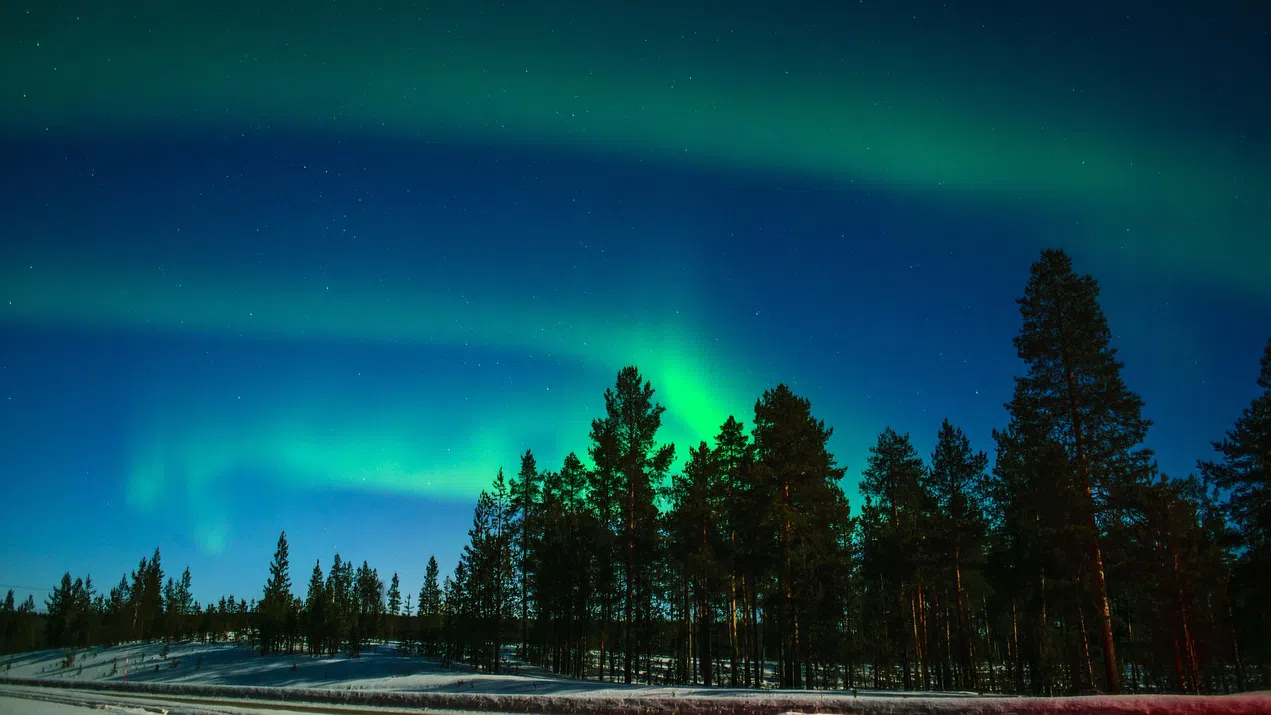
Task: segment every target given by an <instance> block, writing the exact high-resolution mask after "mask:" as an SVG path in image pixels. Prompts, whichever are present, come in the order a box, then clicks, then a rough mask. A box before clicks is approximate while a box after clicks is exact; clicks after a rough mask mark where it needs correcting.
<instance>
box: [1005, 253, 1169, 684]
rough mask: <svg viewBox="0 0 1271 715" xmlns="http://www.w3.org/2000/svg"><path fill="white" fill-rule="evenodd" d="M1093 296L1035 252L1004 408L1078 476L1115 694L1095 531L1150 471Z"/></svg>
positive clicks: (1060, 261) (1131, 400) (1136, 406)
mask: <svg viewBox="0 0 1271 715" xmlns="http://www.w3.org/2000/svg"><path fill="white" fill-rule="evenodd" d="M1098 296H1099V288H1098V285H1097V284H1096V283H1095V280H1094V279H1093V278H1091V277H1090V276H1088V275H1085V276H1083V275H1078V274H1076V273H1075V272H1074V271H1073V268H1072V261H1071V259H1069V257H1068V255H1067V254H1066V253H1064V252H1063V251H1059V250H1046V251H1043V252H1042V256H1041V259H1040V260H1038V261H1037V262H1036V263H1034V264H1033V266H1032V269H1031V274H1030V276H1029V280H1028V283H1027V285H1026V286H1025V288H1024V295H1023V297H1022V298H1020V299H1019V300H1018V301H1017V302H1018V304H1019V307H1020V316H1021V318H1022V327H1021V329H1020V333H1019V335H1018V336H1016V337H1015V339H1014V344H1015V349H1016V352H1017V353H1018V355H1019V358H1020V359H1021V360H1023V361H1024V364H1025V366H1026V368H1027V372H1026V374H1025V375H1024V376H1023V377H1019V378H1016V380H1015V394H1014V397H1013V398H1012V400H1011V402H1010V403H1008V404H1007V406H1006V407H1007V411H1008V413H1009V415H1010V418H1011V421H1012V423H1014V424H1017V425H1022V426H1025V428H1024V429H1025V430H1026V431H1027V432H1029V433H1030V434H1034V435H1036V436H1037V437H1038V438H1040V439H1044V440H1049V441H1052V442H1054V443H1055V444H1056V445H1058V446H1059V447H1061V448H1062V449H1063V450H1064V452H1065V454H1066V456H1067V460H1068V461H1069V463H1070V464H1071V465H1072V468H1073V469H1074V470H1075V475H1074V476H1075V478H1076V479H1075V486H1076V490H1077V494H1076V497H1077V502H1076V504H1077V507H1078V509H1079V511H1080V513H1079V514H1077V515H1076V516H1077V518H1078V519H1079V520H1080V523H1081V524H1082V525H1083V526H1084V528H1085V529H1086V534H1085V535H1084V537H1083V540H1084V542H1085V550H1086V552H1087V557H1088V559H1089V564H1086V565H1084V566H1083V567H1081V568H1079V569H1078V573H1079V574H1082V573H1089V574H1090V576H1091V577H1092V578H1093V579H1094V591H1095V599H1096V603H1095V608H1096V613H1097V621H1098V627H1099V631H1100V635H1101V639H1100V640H1101V641H1102V646H1103V665H1104V684H1105V688H1106V689H1107V691H1108V692H1113V693H1115V692H1118V691H1119V690H1120V688H1121V683H1120V670H1119V668H1118V663H1117V657H1116V643H1115V639H1114V626H1113V623H1112V608H1111V603H1110V599H1109V597H1108V585H1107V582H1106V576H1105V574H1106V568H1105V560H1104V547H1103V544H1102V541H1101V538H1100V536H1101V533H1102V531H1103V529H1104V528H1105V527H1104V526H1101V523H1100V522H1101V521H1102V522H1105V524H1106V521H1107V520H1108V519H1111V518H1114V516H1115V515H1113V514H1111V513H1109V509H1110V506H1111V505H1114V504H1116V503H1117V502H1118V499H1119V495H1123V494H1127V493H1129V492H1131V491H1132V489H1133V485H1134V484H1138V483H1142V482H1143V481H1144V480H1145V479H1146V478H1147V477H1148V475H1149V473H1150V470H1151V466H1152V465H1151V462H1150V460H1151V454H1150V452H1148V451H1147V450H1146V449H1144V448H1143V447H1142V443H1143V439H1144V437H1145V435H1146V434H1147V429H1148V426H1149V425H1150V421H1149V420H1147V419H1145V418H1143V416H1142V414H1141V412H1142V407H1143V401H1142V400H1141V399H1139V397H1138V396H1137V395H1135V394H1134V393H1133V392H1131V391H1130V390H1129V389H1128V388H1127V387H1126V386H1125V384H1124V382H1123V381H1122V380H1121V368H1122V364H1121V362H1120V361H1119V360H1118V359H1117V357H1116V349H1115V348H1113V347H1112V346H1111V338H1112V333H1111V330H1110V329H1109V328H1108V321H1107V319H1106V318H1105V317H1104V315H1103V311H1102V310H1101V309H1100V307H1099V301H1098Z"/></svg>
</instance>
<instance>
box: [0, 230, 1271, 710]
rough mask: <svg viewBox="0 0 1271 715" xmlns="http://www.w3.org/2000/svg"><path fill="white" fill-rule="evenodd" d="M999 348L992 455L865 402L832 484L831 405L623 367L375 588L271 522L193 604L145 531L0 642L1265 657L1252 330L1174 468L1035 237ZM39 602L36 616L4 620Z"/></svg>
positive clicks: (560, 667) (660, 675)
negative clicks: (1003, 364)
mask: <svg viewBox="0 0 1271 715" xmlns="http://www.w3.org/2000/svg"><path fill="white" fill-rule="evenodd" d="M1017 303H1018V305H1019V310H1020V317H1021V328H1020V332H1019V334H1018V335H1017V336H1016V337H1015V339H1014V347H1015V349H1016V351H1017V354H1018V356H1019V358H1020V359H1021V360H1022V362H1023V364H1024V371H1023V374H1022V375H1020V376H1018V377H1017V378H1016V380H1015V388H1014V394H1013V395H1012V397H1011V400H1010V401H1009V402H1008V403H1007V404H1006V408H1007V416H1008V421H1007V424H1006V425H1005V426H1003V427H1002V428H1001V429H998V430H995V431H994V432H993V435H992V438H993V442H994V444H993V445H992V448H993V450H994V454H995V459H993V460H992V466H991V467H990V460H989V458H988V455H987V454H986V453H985V452H984V451H983V450H981V449H977V448H976V447H975V446H974V445H972V444H971V442H970V440H969V438H968V437H967V435H966V434H965V433H964V432H963V431H962V430H961V429H959V428H958V427H957V426H955V425H954V424H952V423H951V422H949V421H948V420H945V421H944V423H943V424H942V425H941V426H940V429H939V432H938V434H937V435H936V445H935V448H934V450H933V452H932V453H931V454H930V455H929V456H927V457H926V458H925V459H924V456H923V455H921V454H919V453H918V451H917V450H916V448H915V447H914V445H913V444H912V441H911V438H910V436H909V435H908V434H905V433H901V432H898V431H897V430H895V429H893V428H891V427H888V428H886V429H884V430H883V431H882V432H881V433H880V434H879V435H878V437H877V440H876V442H875V444H874V446H873V447H871V448H870V451H869V457H868V460H867V463H866V465H865V467H864V469H863V470H862V472H861V479H860V493H861V498H862V501H861V504H860V505H859V508H858V510H857V513H855V514H854V513H853V511H852V509H851V505H850V504H849V501H848V498H847V495H846V494H845V492H844V491H843V489H842V486H841V480H842V478H843V476H844V471H845V470H844V468H843V467H842V466H840V465H838V463H837V462H836V460H835V458H834V455H833V454H832V453H831V452H830V451H829V448H828V443H829V440H830V437H831V435H832V432H833V430H832V429H831V428H830V427H828V426H826V425H825V423H824V422H823V421H822V420H820V419H818V418H817V417H816V416H815V415H814V414H813V411H812V407H811V404H810V402H809V401H808V399H807V398H805V397H802V396H800V395H797V394H795V393H794V392H793V391H792V390H791V389H790V388H789V387H787V386H785V385H778V386H776V387H775V388H773V389H770V390H768V391H766V392H764V393H763V395H762V396H761V397H760V398H759V399H758V400H757V402H756V403H755V407H754V413H753V416H752V417H751V418H750V419H751V422H750V425H749V429H747V427H746V425H744V424H743V423H742V421H740V420H738V419H737V418H735V417H733V416H730V417H728V418H727V419H726V420H725V421H724V422H723V423H722V425H721V427H720V431H719V433H718V435H716V436H715V438H714V439H713V440H712V441H711V442H709V443H708V442H701V443H700V444H698V445H695V446H689V448H688V451H687V457H686V459H685V461H684V464H683V468H682V469H680V470H679V471H678V472H677V473H673V470H672V465H673V464H674V462H675V448H674V446H672V445H670V444H662V443H660V442H659V440H658V431H659V429H660V426H661V420H662V416H663V414H664V408H663V407H662V406H661V405H660V404H658V403H657V402H656V401H655V400H654V395H655V392H654V390H653V388H652V386H651V385H650V384H649V383H648V382H647V381H645V380H644V379H643V378H642V376H641V375H640V373H639V371H638V370H637V369H636V368H634V367H627V368H624V369H622V370H621V371H620V372H619V373H618V376H617V381H616V383H615V385H614V386H613V387H612V388H610V389H609V390H607V391H606V392H605V396H604V397H605V400H604V401H605V411H604V415H603V416H601V417H599V418H597V419H595V420H594V421H593V422H592V424H591V431H590V440H589V446H588V449H587V457H588V462H589V463H585V462H584V460H583V459H582V458H580V457H579V456H578V455H577V454H574V453H571V454H569V455H567V456H566V457H565V458H564V460H563V463H562V464H561V465H560V466H559V468H555V469H550V468H549V469H544V468H541V467H540V466H539V465H538V463H537V460H536V459H535V456H534V454H533V453H532V452H530V451H527V452H525V454H523V455H522V456H521V458H520V464H519V469H518V470H517V471H516V473H515V474H514V475H513V476H511V477H510V478H507V477H505V475H504V473H503V471H502V470H499V472H498V473H497V474H496V475H495V477H494V479H493V482H492V484H491V486H490V488H489V489H487V490H484V491H483V492H482V493H481V494H480V495H479V497H478V499H477V502H476V507H475V509H474V512H473V519H472V526H471V528H470V530H469V540H468V544H467V545H466V546H465V548H464V550H463V553H462V554H461V556H460V558H459V560H458V563H457V565H456V566H455V569H454V572H453V573H452V574H450V575H449V576H447V577H445V578H444V580H443V579H441V577H440V574H439V573H438V567H437V563H436V560H435V559H431V560H430V561H429V563H428V569H427V572H426V576H425V583H424V585H423V587H422V588H421V590H420V592H419V596H418V599H417V600H416V601H415V603H414V604H412V603H411V596H412V595H413V594H408V595H407V596H406V599H405V601H404V602H403V600H402V597H401V589H400V584H399V582H398V578H397V575H396V574H394V575H393V576H392V579H391V582H390V585H389V587H388V589H387V590H386V589H385V585H384V582H383V581H382V580H381V578H380V576H379V574H378V572H377V571H376V570H375V569H373V568H371V567H370V566H369V565H367V564H366V563H365V562H363V563H362V565H361V566H360V567H358V568H357V569H356V571H355V570H354V566H353V564H352V562H350V561H342V560H341V558H340V556H339V555H338V554H337V555H336V556H335V558H334V559H333V560H332V562H331V564H330V567H329V570H328V571H327V573H326V574H325V575H324V573H323V571H322V568H321V564H320V563H319V564H315V566H314V569H313V572H312V576H311V578H310V581H309V584H308V589H307V593H306V595H305V598H303V599H301V598H298V597H297V596H296V595H294V594H293V592H292V584H291V581H290V576H289V564H288V553H287V543H286V538H285V534H283V535H282V536H280V538H279V542H278V548H277V551H276V553H275V556H274V560H273V562H272V563H271V565H270V569H269V577H268V581H267V583H266V585H265V589H264V594H263V597H262V598H261V599H260V600H259V601H253V602H252V603H250V604H249V603H247V602H246V601H242V600H240V601H238V602H236V601H235V600H234V598H233V597H230V598H229V599H228V600H226V599H222V601H221V602H220V603H219V604H208V605H207V606H201V605H200V604H198V603H197V602H192V601H191V600H190V599H189V571H188V569H187V570H186V572H185V573H184V574H183V576H182V578H181V579H180V580H179V581H176V582H174V581H173V580H172V579H168V581H167V585H166V586H163V587H162V588H161V587H160V584H162V583H163V573H162V571H161V569H160V565H159V553H158V551H157V550H156V552H155V554H154V556H153V557H152V558H151V559H150V560H149V561H147V560H144V559H143V560H142V562H141V564H140V566H139V568H138V570H137V571H135V572H133V574H132V580H131V581H129V580H128V579H127V578H125V579H123V580H121V582H120V584H119V586H118V587H116V588H115V589H112V590H111V592H110V594H109V596H102V595H94V593H93V590H92V585H91V580H85V581H84V582H82V583H81V582H80V581H79V580H74V581H72V580H71V577H70V575H69V574H68V575H66V576H65V577H64V578H63V580H62V583H61V584H60V585H59V586H58V587H57V588H56V589H55V590H54V592H53V595H52V596H51V597H50V598H49V601H48V602H47V604H46V605H47V615H43V616H41V615H39V614H36V613H35V608H34V604H33V602H32V601H31V599H28V601H27V603H26V604H24V605H23V606H21V607H18V608H14V606H13V599H12V594H10V597H9V599H8V600H7V601H6V603H5V606H4V610H3V616H2V617H3V619H4V621H3V624H4V627H3V637H4V639H5V640H4V642H3V647H4V650H6V651H13V650H19V649H27V648H33V647H40V646H45V645H47V646H54V647H77V646H83V645H88V644H92V643H99V642H107V643H114V642H122V641H124V640H137V639H142V640H145V639H154V638H165V639H180V638H200V639H204V640H209V641H220V640H227V639H239V640H242V641H244V642H248V643H250V644H252V645H253V646H255V647H258V648H260V649H261V651H262V652H265V653H279V652H297V651H301V650H303V651H304V652H307V653H310V654H314V655H319V654H334V653H345V654H348V655H350V656H356V655H358V654H359V653H360V652H361V650H362V649H363V648H364V647H365V646H366V645H367V644H368V643H369V642H371V641H373V640H378V641H382V642H387V641H393V642H395V643H397V644H398V648H399V650H400V651H401V652H406V653H417V654H421V655H424V656H427V657H431V658H436V659H440V660H441V661H442V662H443V663H444V664H448V665H449V664H463V665H464V666H465V667H471V668H477V669H480V670H483V671H488V672H506V671H507V670H509V669H512V668H516V667H520V665H521V664H533V665H535V666H539V667H542V668H545V669H547V670H550V671H552V672H555V673H559V674H562V675H566V676H570V677H575V678H588V679H599V680H604V681H612V682H624V683H637V682H639V683H649V684H700V685H704V686H715V685H727V686H729V687H747V688H757V687H780V688H846V689H856V688H880V689H887V688H904V689H920V690H928V689H931V690H935V689H940V690H945V689H960V690H976V691H983V692H1004V693H1029V694H1045V695H1050V694H1062V693H1085V692H1093V691H1104V692H1123V691H1131V692H1143V691H1177V692H1231V691H1239V690H1249V689H1256V688H1265V687H1267V685H1268V683H1271V677H1268V671H1267V665H1268V662H1269V661H1271V658H1269V657H1268V656H1271V646H1269V645H1268V643H1271V638H1268V636H1271V622H1268V618H1267V616H1266V615H1265V604H1266V603H1267V602H1271V589H1269V588H1268V574H1271V548H1269V543H1268V529H1269V528H1271V496H1268V483H1269V482H1271V342H1268V344H1267V347H1266V350H1265V352H1264V354H1263V357H1262V361H1261V372H1260V376H1259V378H1258V383H1257V384H1258V386H1259V387H1260V388H1261V390H1262V392H1261V393H1260V394H1259V395H1258V396H1257V397H1256V398H1255V399H1254V400H1253V402H1252V403H1251V404H1250V405H1249V407H1248V408H1247V409H1245V410H1244V412H1243V413H1242V414H1241V415H1240V416H1239V417H1238V419H1237V420H1236V421H1235V424H1234V426H1233V427H1232V429H1231V430H1230V431H1229V432H1228V433H1227V435H1226V436H1225V438H1224V439H1222V440H1220V441H1218V442H1216V443H1215V444H1214V447H1215V450H1216V454H1215V456H1214V457H1213V459H1211V460H1206V461H1201V462H1199V463H1198V469H1197V471H1198V474H1196V475H1187V476H1169V475H1165V474H1162V473H1161V472H1160V471H1159V469H1158V468H1157V465H1156V464H1155V462H1154V460H1153V455H1152V453H1151V452H1150V451H1149V450H1147V449H1146V448H1145V447H1144V446H1143V443H1144V439H1145V437H1146V434H1147V430H1148V428H1149V427H1150V421H1149V420H1147V419H1146V418H1145V417H1143V415H1142V408H1143V402H1142V400H1141V399H1140V398H1139V397H1138V396H1137V395H1136V394H1135V393H1134V392H1133V391H1131V390H1130V389H1129V388H1128V387H1127V386H1126V385H1125V384H1124V382H1123V380H1122V377H1121V369H1122V363H1121V362H1120V361H1119V360H1118V358H1117V352H1116V349H1115V348H1113V347H1112V345H1111V342H1112V341H1111V335H1112V333H1111V330H1110V328H1109V326H1108V322H1107V320H1106V318H1105V316H1104V314H1103V312H1102V310H1101V309H1100V307H1099V302H1098V286H1097V284H1096V282H1095V280H1094V279H1093V278H1091V277H1090V276H1088V275H1080V274H1078V273H1076V272H1075V271H1074V269H1073V267H1072V264H1071V261H1070V259H1069V257H1068V256H1067V255H1066V254H1065V253H1063V252H1062V251H1053V250H1048V251H1044V252H1043V253H1042V255H1041V257H1040V259H1039V260H1038V261H1037V262H1036V263H1034V264H1033V266H1032V268H1031V271H1030V275H1029V278H1028V281H1027V283H1026V285H1025V288H1024V293H1023V296H1022V297H1021V298H1020V299H1019V300H1018V301H1017ZM41 618H42V619H43V623H42V626H43V628H42V630H40V629H37V628H36V627H34V626H33V625H31V624H33V623H35V622H36V621H38V620H39V619H41Z"/></svg>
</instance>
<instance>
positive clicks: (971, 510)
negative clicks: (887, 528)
mask: <svg viewBox="0 0 1271 715" xmlns="http://www.w3.org/2000/svg"><path fill="white" fill-rule="evenodd" d="M987 467H988V456H987V455H985V454H984V453H983V452H973V451H972V450H971V441H970V440H969V439H968V438H967V436H966V434H965V433H963V432H962V430H960V429H958V428H957V427H954V426H953V425H952V424H950V423H949V420H947V419H946V420H944V421H943V422H942V423H941V424H940V432H939V434H938V435H937V437H936V447H935V451H934V452H933V453H932V455H931V469H930V470H929V471H928V472H927V473H926V479H925V482H926V484H925V488H924V491H925V492H926V493H927V494H928V495H930V498H931V499H932V501H933V503H932V505H931V506H932V507H933V508H934V510H935V513H934V515H933V517H934V520H933V523H932V525H931V526H932V529H933V531H934V533H932V534H931V535H930V536H931V538H932V539H933V540H934V541H935V542H936V543H935V544H934V548H935V549H936V550H938V552H939V556H938V560H939V563H940V564H941V565H942V567H943V566H947V567H948V568H950V569H951V570H952V573H951V574H950V576H951V578H948V580H949V581H951V582H952V583H951V584H950V585H951V586H952V590H953V598H952V600H953V605H954V609H955V622H956V624H957V625H956V634H957V639H958V646H957V649H958V653H957V656H956V658H957V670H958V673H959V681H960V682H959V686H960V687H963V688H966V689H975V688H976V687H977V686H976V666H975V643H974V629H973V627H972V623H971V616H970V607H969V606H968V600H969V599H968V597H967V581H968V579H967V578H966V576H967V575H968V573H967V571H968V567H972V568H973V569H975V570H977V571H978V570H979V569H980V568H981V567H982V565H983V563H982V562H983V556H982V554H983V551H984V548H985V538H984V537H985V534H986V533H987V530H988V524H987V521H986V519H985V516H984V507H983V504H982V502H981V500H980V498H979V495H980V493H981V492H980V490H981V487H982V485H983V484H984V480H985V478H986V474H985V470H986V469H987ZM949 655H950V656H951V657H952V655H953V654H949ZM942 686H943V687H949V686H950V684H949V683H943V684H942Z"/></svg>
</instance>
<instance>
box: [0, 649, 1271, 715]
mask: <svg viewBox="0 0 1271 715" xmlns="http://www.w3.org/2000/svg"><path fill="white" fill-rule="evenodd" d="M161 650H162V646H161V645H131V646H119V647H115V648H107V649H102V648H93V649H91V650H87V651H81V652H80V653H78V654H77V658H76V662H75V664H74V665H72V666H71V667H70V668H62V666H61V660H62V657H63V654H62V652H61V651H41V652H36V653H26V654H18V655H14V656H6V657H4V658H0V683H3V680H4V679H10V680H20V681H25V682H28V683H30V682H44V683H48V684H50V685H52V684H55V683H56V684H58V685H63V684H64V685H68V686H74V687H77V688H105V689H111V690H114V689H116V688H119V687H121V684H122V683H123V681H124V677H125V667H126V670H127V683H128V685H129V686H130V690H131V689H133V688H134V687H135V688H136V689H137V690H139V691H140V692H147V693H165V694H168V695H184V696H190V697H193V696H208V697H211V696H215V697H229V698H244V697H246V698H268V699H273V700H292V701H294V700H306V701H319V702H324V703H328V704H331V705H335V706H347V705H354V706H379V707H398V708H419V707H430V708H460V709H468V710H484V711H505V712H555V713H582V712H588V713H618V712H632V711H640V712H643V713H663V712H666V713H671V712H676V713H698V714H707V713H710V714H714V713H724V712H733V713H765V714H768V713H779V712H786V711H802V712H813V711H815V712H871V713H916V712H932V713H937V712H938V713H952V712H978V713H1034V712H1036V713H1042V712H1046V713H1056V712H1065V713H1072V712H1100V713H1166V712H1168V713H1180V712H1181V713H1187V712H1191V713H1201V712H1206V713H1212V712H1218V713H1255V712H1261V713H1267V712H1271V693H1258V694H1253V695H1245V696H1233V697H1204V698H1201V697H1182V696H1119V697H1086V698H1055V699H1033V698H1009V697H992V696H975V695H974V694H970V693H897V692H872V691H861V692H860V694H859V696H852V695H851V694H845V693H833V692H828V693H827V692H825V691H780V692H757V691H753V690H738V689H728V688H709V689H708V688H700V687H699V688H672V687H646V686H623V685H618V684H612V683H597V682H594V681H576V680H569V679H565V678H559V677H556V676H552V675H550V674H546V673H541V672H533V671H529V670H527V671H524V672H523V673H522V674H519V675H483V674H475V673H473V672H471V671H469V670H466V669H463V668H457V669H444V668H441V667H440V666H439V665H438V664H437V663H435V662H433V661H428V660H424V659H421V658H403V657H399V656H397V655H396V654H395V653H394V652H393V648H392V647H391V646H389V647H382V648H378V649H377V648H371V649H370V650H368V651H367V652H366V653H364V654H363V656H362V657H361V658H355V659H349V658H343V657H336V658H309V657H307V656H303V655H295V656H270V657H261V656H258V655H256V654H255V653H254V652H253V651H252V650H250V649H246V648H239V647H235V646H230V645H223V644H220V645H201V644H177V645H173V646H171V647H170V652H169V654H168V657H167V658H162V657H161V656H160V652H161ZM18 712H23V711H18Z"/></svg>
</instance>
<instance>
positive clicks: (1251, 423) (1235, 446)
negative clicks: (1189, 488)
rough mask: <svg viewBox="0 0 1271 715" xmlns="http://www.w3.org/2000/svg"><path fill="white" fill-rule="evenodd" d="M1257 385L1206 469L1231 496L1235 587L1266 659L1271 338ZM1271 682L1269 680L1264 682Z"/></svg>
mask: <svg viewBox="0 0 1271 715" xmlns="http://www.w3.org/2000/svg"><path fill="white" fill-rule="evenodd" d="M1257 385H1258V387H1259V388H1261V389H1262V392H1261V394H1259V395H1257V396H1256V397H1254V398H1253V401H1252V402H1250V404H1249V406H1248V407H1246V408H1245V409H1244V411H1243V412H1242V413H1241V414H1240V417H1239V418H1237V420H1236V422H1235V425H1234V426H1232V428H1231V430H1229V431H1228V432H1227V435H1226V437H1225V438H1224V439H1223V440H1222V441H1221V442H1215V443H1214V449H1215V450H1216V451H1217V452H1218V453H1219V454H1220V455H1221V460H1219V461H1205V462H1201V463H1200V465H1199V466H1200V471H1201V474H1203V475H1204V476H1205V477H1206V478H1207V479H1208V480H1209V481H1210V482H1212V483H1213V484H1214V485H1216V486H1217V487H1219V488H1220V489H1222V490H1223V491H1224V492H1225V493H1226V495H1227V507H1226V510H1225V511H1226V515H1227V517H1228V519H1230V521H1231V523H1232V525H1233V526H1234V528H1235V533H1236V537H1237V542H1236V546H1237V547H1238V548H1239V550H1240V556H1239V559H1238V561H1237V563H1236V565H1235V574H1234V576H1235V578H1234V582H1233V589H1234V590H1235V592H1236V593H1235V596H1236V601H1237V603H1236V610H1237V611H1238V615H1239V618H1240V621H1241V626H1242V628H1241V630H1242V631H1243V633H1244V636H1245V637H1244V644H1245V647H1246V648H1250V649H1251V650H1252V653H1254V654H1256V655H1257V656H1258V659H1259V660H1260V661H1261V662H1264V663H1265V662H1267V660H1269V659H1271V646H1268V644H1271V617H1269V616H1268V615H1267V609H1266V604H1267V603H1268V602H1271V340H1268V341H1267V344H1266V347H1265V348H1264V350H1263V353H1262V360H1261V370H1260V371H1259V374H1258V381H1257ZM1264 682H1265V681H1264Z"/></svg>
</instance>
